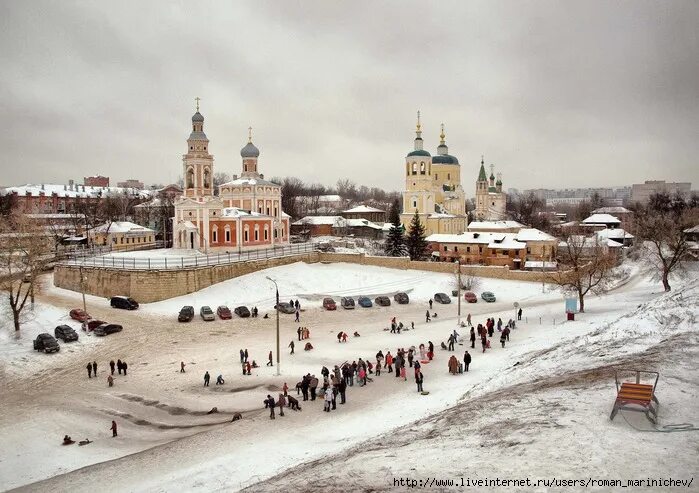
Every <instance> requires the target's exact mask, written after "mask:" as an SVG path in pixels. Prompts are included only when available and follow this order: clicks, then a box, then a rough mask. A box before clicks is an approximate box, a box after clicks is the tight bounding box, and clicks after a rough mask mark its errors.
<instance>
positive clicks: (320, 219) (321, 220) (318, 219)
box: [292, 216, 342, 226]
mask: <svg viewBox="0 0 699 493" xmlns="http://www.w3.org/2000/svg"><path fill="white" fill-rule="evenodd" d="M340 219H342V216H306V217H304V218H302V219H299V220H298V221H296V222H294V223H292V224H293V225H294V226H305V225H312V226H320V225H322V224H329V225H331V226H333V225H335V224H336V223H337V222H338V221H339V220H340Z"/></svg>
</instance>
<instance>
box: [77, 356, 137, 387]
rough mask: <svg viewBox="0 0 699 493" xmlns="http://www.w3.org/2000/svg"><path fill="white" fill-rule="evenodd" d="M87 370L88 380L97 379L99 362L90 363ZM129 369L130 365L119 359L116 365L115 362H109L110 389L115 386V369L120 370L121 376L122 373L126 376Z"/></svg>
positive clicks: (108, 380) (108, 382)
mask: <svg viewBox="0 0 699 493" xmlns="http://www.w3.org/2000/svg"><path fill="white" fill-rule="evenodd" d="M85 368H86V369H87V378H92V377H95V378H97V361H93V362H92V363H90V362H88V363H87V365H86V366H85ZM128 368H129V365H128V364H127V363H126V361H122V360H120V359H118V360H117V361H116V363H115V362H114V360H111V361H110V362H109V373H108V374H107V385H108V386H109V387H113V386H114V371H115V369H116V370H118V372H119V375H121V374H122V372H123V375H126V371H127V370H128Z"/></svg>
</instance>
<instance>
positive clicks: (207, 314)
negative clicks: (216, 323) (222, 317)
mask: <svg viewBox="0 0 699 493" xmlns="http://www.w3.org/2000/svg"><path fill="white" fill-rule="evenodd" d="M199 315H201V318H202V319H204V321H205V322H211V321H212V320H216V315H214V312H213V310H212V309H211V307H210V306H202V307H201V310H199Z"/></svg>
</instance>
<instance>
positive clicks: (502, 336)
mask: <svg viewBox="0 0 699 493" xmlns="http://www.w3.org/2000/svg"><path fill="white" fill-rule="evenodd" d="M506 340H507V336H506V335H505V334H500V344H502V347H505V341H506Z"/></svg>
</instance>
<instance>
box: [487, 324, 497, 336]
mask: <svg viewBox="0 0 699 493" xmlns="http://www.w3.org/2000/svg"><path fill="white" fill-rule="evenodd" d="M494 332H495V329H493V324H490V325H488V337H493V333H494Z"/></svg>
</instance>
